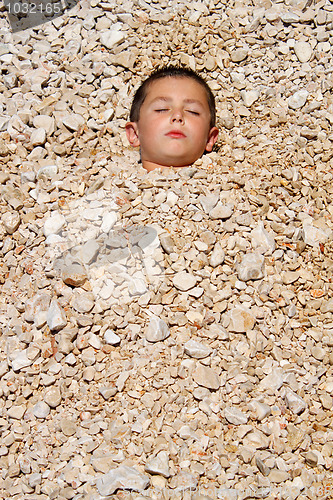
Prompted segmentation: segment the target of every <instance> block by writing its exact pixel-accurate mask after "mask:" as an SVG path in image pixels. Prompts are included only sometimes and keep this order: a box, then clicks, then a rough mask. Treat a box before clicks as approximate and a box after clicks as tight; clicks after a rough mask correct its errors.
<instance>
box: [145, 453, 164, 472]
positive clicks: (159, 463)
mask: <svg viewBox="0 0 333 500" xmlns="http://www.w3.org/2000/svg"><path fill="white" fill-rule="evenodd" d="M145 471H146V472H149V473H150V474H160V475H161V476H163V477H166V478H168V477H170V469H169V455H168V453H167V452H166V451H160V452H159V453H158V454H157V455H156V457H154V458H151V459H150V460H149V461H148V462H147V463H146V465H145Z"/></svg>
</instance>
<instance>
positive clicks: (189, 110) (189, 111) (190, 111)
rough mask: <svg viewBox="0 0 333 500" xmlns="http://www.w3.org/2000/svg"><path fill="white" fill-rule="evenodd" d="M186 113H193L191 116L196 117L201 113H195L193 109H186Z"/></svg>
mask: <svg viewBox="0 0 333 500" xmlns="http://www.w3.org/2000/svg"><path fill="white" fill-rule="evenodd" d="M185 111H187V112H188V113H191V115H195V116H199V115H200V113H198V111H193V110H192V109H186V110H185Z"/></svg>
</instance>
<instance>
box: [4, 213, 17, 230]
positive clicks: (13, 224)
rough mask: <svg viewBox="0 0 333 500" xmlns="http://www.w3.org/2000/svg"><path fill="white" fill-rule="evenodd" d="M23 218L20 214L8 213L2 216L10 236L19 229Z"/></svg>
mask: <svg viewBox="0 0 333 500" xmlns="http://www.w3.org/2000/svg"><path fill="white" fill-rule="evenodd" d="M20 222H21V218H20V215H19V213H18V212H6V213H4V214H3V216H2V223H3V225H4V228H5V230H6V231H7V233H8V234H13V233H15V231H16V230H17V229H18V227H19V225H20Z"/></svg>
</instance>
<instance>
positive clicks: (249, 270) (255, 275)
mask: <svg viewBox="0 0 333 500" xmlns="http://www.w3.org/2000/svg"><path fill="white" fill-rule="evenodd" d="M264 262H265V259H264V257H263V256H262V255H260V254H256V253H247V254H245V255H243V257H242V260H241V261H240V263H239V264H238V266H237V274H238V279H240V280H241V281H249V280H258V279H260V278H263V276H264Z"/></svg>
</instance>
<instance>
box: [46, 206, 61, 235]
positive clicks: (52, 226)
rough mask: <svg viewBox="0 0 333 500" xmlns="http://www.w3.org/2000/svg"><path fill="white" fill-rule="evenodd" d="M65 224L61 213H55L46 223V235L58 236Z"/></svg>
mask: <svg viewBox="0 0 333 500" xmlns="http://www.w3.org/2000/svg"><path fill="white" fill-rule="evenodd" d="M65 224H66V219H65V217H64V216H63V215H61V214H60V213H59V212H56V213H54V214H53V215H51V217H49V218H48V219H46V221H45V223H44V228H43V232H44V235H45V236H46V237H48V236H50V235H51V234H58V233H59V231H60V230H61V229H62V228H63V227H64V225H65Z"/></svg>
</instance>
